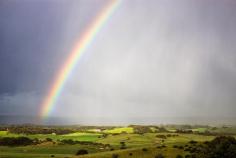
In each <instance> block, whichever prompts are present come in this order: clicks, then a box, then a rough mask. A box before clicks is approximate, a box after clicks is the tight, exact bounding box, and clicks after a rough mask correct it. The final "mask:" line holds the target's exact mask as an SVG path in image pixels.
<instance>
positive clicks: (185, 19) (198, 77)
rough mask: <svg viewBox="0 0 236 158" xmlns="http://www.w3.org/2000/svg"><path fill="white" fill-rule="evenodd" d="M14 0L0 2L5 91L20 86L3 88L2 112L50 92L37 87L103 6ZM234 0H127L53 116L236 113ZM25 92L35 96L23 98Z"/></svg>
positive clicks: (112, 117) (48, 77) (135, 117)
mask: <svg viewBox="0 0 236 158" xmlns="http://www.w3.org/2000/svg"><path fill="white" fill-rule="evenodd" d="M13 2H14V1H13ZM36 2H37V3H36ZM16 3H17V1H15V2H14V5H13V4H9V3H7V2H5V4H4V5H1V8H3V9H1V8H0V13H1V14H0V16H1V17H2V18H3V21H1V22H0V24H1V25H0V28H1V32H0V33H1V34H2V35H1V38H0V40H1V41H2V42H1V48H0V50H1V51H0V52H1V55H0V57H1V58H0V60H1V63H0V64H1V68H0V69H1V74H2V75H1V77H0V81H1V82H0V86H1V92H2V94H3V93H10V92H13V91H16V90H18V92H17V93H15V94H14V95H8V94H4V95H2V96H4V97H2V99H1V102H0V103H1V107H3V108H4V109H5V113H7V112H9V109H8V108H7V107H8V106H10V107H11V108H13V109H14V108H16V107H17V106H21V107H22V108H23V107H27V105H31V104H35V107H33V108H32V109H31V111H37V110H36V109H37V108H39V107H37V105H39V102H40V100H41V99H40V98H42V97H43V96H44V95H45V94H44V93H37V91H46V90H47V89H48V88H47V87H48V86H49V85H50V82H51V81H52V80H53V76H54V74H55V73H56V72H57V69H58V68H59V67H60V65H61V63H63V61H64V60H65V57H66V56H67V55H68V52H69V51H68V50H70V49H71V48H72V46H73V45H74V43H75V41H76V40H75V39H76V38H77V37H78V36H79V35H80V34H81V31H82V30H83V29H84V28H85V26H87V25H88V23H89V21H91V19H93V17H94V15H95V14H96V13H97V12H98V10H99V9H101V7H102V6H103V5H104V4H101V3H99V2H98V1H89V2H87V1H86V2H84V1H70V2H68V1H49V2H48V1H35V2H28V1H25V2H24V3H20V5H16ZM75 4H76V5H75ZM95 4H96V5H95ZM98 4H100V5H98ZM77 6H80V7H79V8H80V9H78V8H77ZM235 7H236V3H235V1H233V0H232V1H230V0H225V1H221V0H214V1H213V0H180V1H174V0H173V1H171V0H170V1H166V0H158V1H156V0H151V1H141V0H140V1H139V0H137V1H122V3H121V5H120V6H119V7H118V8H117V10H116V11H115V12H114V14H113V15H112V16H111V18H110V19H109V20H108V21H107V22H106V24H105V25H104V26H103V28H102V29H101V30H100V31H99V33H98V35H97V36H96V38H95V39H94V42H93V43H91V44H90V47H89V48H88V49H87V50H86V53H85V54H84V55H83V57H82V58H81V60H80V62H79V64H78V65H77V67H76V68H75V70H74V71H73V73H72V75H71V76H70V77H69V79H68V81H67V83H66V86H65V88H64V89H63V91H62V94H61V96H60V97H59V99H58V101H57V104H56V106H55V108H54V110H53V112H52V115H54V116H75V117H77V116H79V117H83V118H84V119H83V118H81V119H80V121H82V122H83V121H84V122H86V121H87V122H89V121H88V120H91V119H92V118H91V116H93V117H98V118H99V117H100V118H110V119H109V121H111V122H116V121H121V122H126V123H127V122H133V121H134V120H136V123H138V122H137V120H143V121H144V122H145V119H141V118H146V119H147V121H146V122H155V119H150V118H156V117H172V118H176V117H202V118H204V119H205V120H210V118H215V117H218V118H219V119H218V120H220V118H221V117H234V116H235V112H236V106H235V102H236V99H235V98H236V95H235V94H236V84H235V82H236V54H235V51H236V45H235V41H236V32H235V28H236V18H235V17H236V10H235ZM12 10H13V11H12ZM42 10H43V11H42ZM91 10H92V12H91ZM25 91H26V92H25ZM32 91H36V93H34V92H32ZM26 96H27V98H31V99H29V101H28V103H27V105H25V106H23V104H24V103H25V101H24V98H25V97H26ZM19 98H21V99H19ZM16 102H17V103H19V104H16ZM23 109H24V108H23ZM15 112H17V110H15ZM65 112H66V113H65ZM88 118H90V119H88ZM121 118H122V119H121ZM119 119H120V120H119ZM185 120H186V119H185ZM218 120H217V121H218ZM98 121H99V120H98ZM163 121H164V120H163ZM95 122H96V121H95ZM134 122H135V121H134ZM141 122H142V121H141Z"/></svg>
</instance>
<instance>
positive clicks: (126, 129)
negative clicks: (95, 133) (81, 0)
mask: <svg viewBox="0 0 236 158" xmlns="http://www.w3.org/2000/svg"><path fill="white" fill-rule="evenodd" d="M103 132H104V133H110V134H115V133H122V132H125V133H134V129H133V128H132V127H120V128H114V129H108V130H104V131H103Z"/></svg>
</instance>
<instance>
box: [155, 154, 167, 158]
mask: <svg viewBox="0 0 236 158" xmlns="http://www.w3.org/2000/svg"><path fill="white" fill-rule="evenodd" d="M155 158H165V156H164V155H162V154H157V155H156V156H155Z"/></svg>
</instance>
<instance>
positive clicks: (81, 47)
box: [40, 0, 120, 118]
mask: <svg viewBox="0 0 236 158" xmlns="http://www.w3.org/2000/svg"><path fill="white" fill-rule="evenodd" d="M110 1H111V2H109V4H108V5H107V6H105V7H104V9H103V10H102V11H101V13H100V14H99V15H98V16H96V18H95V19H94V21H92V23H91V25H90V26H89V27H88V28H87V29H86V30H85V32H84V33H83V34H82V36H81V38H80V39H79V41H78V42H77V44H76V46H75V48H74V49H73V51H72V52H71V53H70V55H69V56H68V58H67V60H66V62H65V63H64V65H63V66H62V68H61V69H60V71H59V73H58V75H56V79H55V81H54V82H53V85H52V87H50V89H49V93H48V95H47V96H46V97H45V99H44V101H43V104H42V105H41V107H42V108H41V111H40V116H41V117H42V118H45V117H47V116H48V115H49V114H50V112H51V111H52V109H53V107H54V106H55V104H56V101H57V99H58V97H59V96H60V94H61V91H62V89H63V87H64V85H65V82H66V80H67V79H68V77H69V75H70V73H71V71H72V70H73V68H74V67H75V66H76V64H77V63H78V61H79V59H80V58H81V56H82V55H83V53H84V52H85V51H86V49H87V48H88V46H89V44H90V43H91V42H92V41H93V39H94V38H95V36H96V34H97V33H98V32H99V30H100V29H101V28H102V26H103V25H104V24H105V22H106V21H107V20H108V19H109V17H110V16H111V15H112V13H113V12H114V10H115V9H116V8H117V6H118V5H119V3H120V1H119V0H110Z"/></svg>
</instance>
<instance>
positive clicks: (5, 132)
mask: <svg viewBox="0 0 236 158" xmlns="http://www.w3.org/2000/svg"><path fill="white" fill-rule="evenodd" d="M19 136H20V135H18V134H14V133H9V132H8V131H0V137H19Z"/></svg>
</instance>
